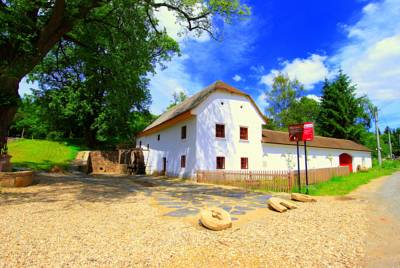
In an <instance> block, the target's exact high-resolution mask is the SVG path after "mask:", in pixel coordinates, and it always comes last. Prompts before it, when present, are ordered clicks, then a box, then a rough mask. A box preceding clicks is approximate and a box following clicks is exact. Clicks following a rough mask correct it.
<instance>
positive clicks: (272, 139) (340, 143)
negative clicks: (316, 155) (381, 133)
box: [262, 129, 371, 152]
mask: <svg viewBox="0 0 400 268" xmlns="http://www.w3.org/2000/svg"><path fill="white" fill-rule="evenodd" d="M262 142H263V143H274V144H286V145H296V142H292V141H289V133H288V132H283V131H274V130H268V129H263V132H262ZM307 145H308V146H311V147H318V148H330V149H343V150H353V151H365V152H370V151H371V150H370V149H369V148H367V147H365V146H364V145H361V144H358V143H356V142H354V141H351V140H344V139H335V138H328V137H321V136H314V140H313V141H308V142H307Z"/></svg>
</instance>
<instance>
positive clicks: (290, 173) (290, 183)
mask: <svg viewBox="0 0 400 268" xmlns="http://www.w3.org/2000/svg"><path fill="white" fill-rule="evenodd" d="M287 178H288V180H289V181H288V186H289V189H288V193H290V192H291V191H292V172H291V171H290V170H289V172H288V174H287Z"/></svg>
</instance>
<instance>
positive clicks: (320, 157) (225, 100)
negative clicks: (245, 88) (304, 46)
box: [138, 81, 372, 178]
mask: <svg viewBox="0 0 400 268" xmlns="http://www.w3.org/2000/svg"><path fill="white" fill-rule="evenodd" d="M265 122H266V118H265V117H264V115H263V114H262V112H261V111H260V109H259V108H258V107H257V105H256V104H255V102H254V101H253V100H252V98H251V97H250V96H249V95H247V94H245V93H243V92H241V91H239V90H238V89H236V88H233V87H231V86H229V85H227V84H225V83H223V82H219V81H218V82H215V83H214V84H212V85H211V86H209V87H207V88H205V89H204V90H202V91H200V92H198V93H197V94H195V95H193V96H192V97H190V98H188V99H186V100H185V101H184V102H182V103H180V104H179V105H177V106H175V107H174V108H171V109H170V110H168V111H166V112H165V113H163V114H162V115H161V116H160V117H159V118H158V119H156V120H155V121H154V122H153V123H152V124H150V125H149V126H148V127H147V128H146V129H144V130H143V132H141V133H140V134H139V136H138V146H140V147H142V148H144V149H146V148H148V150H144V151H145V154H144V157H145V165H146V172H147V173H148V174H152V173H154V172H157V173H164V172H166V173H167V174H168V175H170V176H179V177H188V178H189V177H194V175H195V173H196V170H216V169H226V170H242V169H248V170H288V169H297V159H296V146H295V143H294V142H290V141H289V136H288V133H286V132H279V131H272V130H263V128H262V125H263V124H265ZM307 145H308V146H307V148H308V150H307V152H308V167H309V168H310V169H312V168H324V167H337V166H339V165H348V166H349V168H350V169H351V170H353V171H355V170H357V169H358V168H360V167H366V168H369V167H371V165H372V162H371V152H370V150H369V149H368V148H366V147H364V146H363V145H360V144H357V143H355V142H353V141H350V140H343V139H333V138H326V137H319V136H317V137H315V139H314V141H312V142H308V143H307ZM300 154H301V159H300V161H301V162H300V168H301V169H304V165H303V164H304V149H303V148H302V147H301V148H300Z"/></svg>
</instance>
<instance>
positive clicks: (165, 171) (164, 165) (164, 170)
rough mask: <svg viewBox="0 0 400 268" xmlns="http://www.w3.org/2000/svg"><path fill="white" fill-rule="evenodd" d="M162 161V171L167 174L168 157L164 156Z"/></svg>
mask: <svg viewBox="0 0 400 268" xmlns="http://www.w3.org/2000/svg"><path fill="white" fill-rule="evenodd" d="M162 161H163V169H162V173H163V175H166V173H167V158H166V157H163V159H162Z"/></svg>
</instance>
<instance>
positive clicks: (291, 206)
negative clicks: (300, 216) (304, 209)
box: [280, 199, 297, 209]
mask: <svg viewBox="0 0 400 268" xmlns="http://www.w3.org/2000/svg"><path fill="white" fill-rule="evenodd" d="M280 204H281V205H282V206H284V207H287V208H288V209H295V208H297V206H296V204H295V203H293V202H292V201H289V200H286V199H281V201H280Z"/></svg>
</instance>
